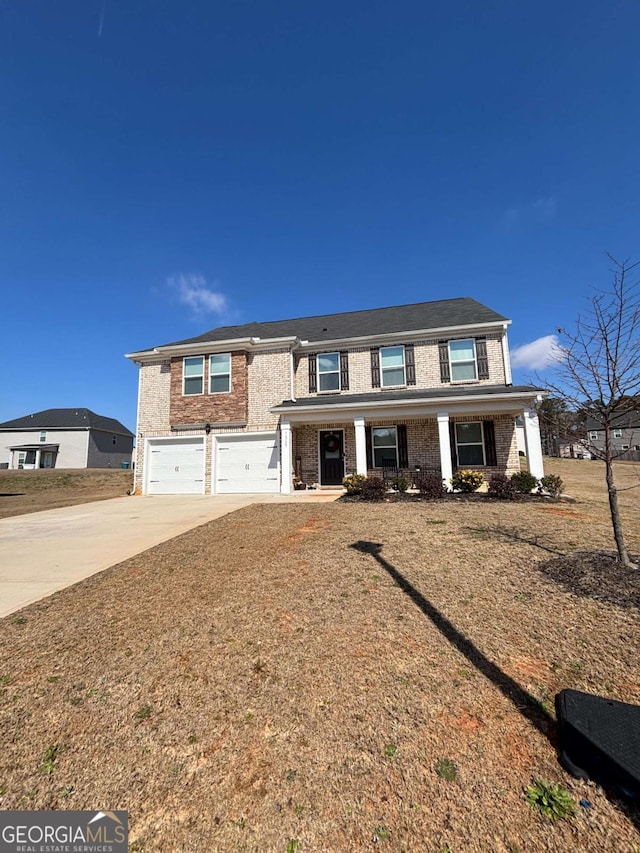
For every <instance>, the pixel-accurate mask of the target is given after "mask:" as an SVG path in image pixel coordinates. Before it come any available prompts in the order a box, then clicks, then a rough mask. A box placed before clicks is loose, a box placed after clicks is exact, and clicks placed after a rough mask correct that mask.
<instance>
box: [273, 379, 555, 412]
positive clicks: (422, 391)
mask: <svg viewBox="0 0 640 853" xmlns="http://www.w3.org/2000/svg"><path fill="white" fill-rule="evenodd" d="M540 391H541V389H540V388H534V387H533V385H467V386H457V387H454V388H451V387H446V388H403V389H402V390H400V391H378V392H375V393H369V394H321V395H319V396H317V397H301V398H300V399H298V400H285V401H284V402H282V403H280V404H279V405H277V406H274V407H273V411H276V412H277V411H278V410H279V409H285V408H286V409H289V408H291V409H296V408H300V407H302V406H318V407H321V406H330V405H332V404H334V403H337V404H340V403H342V404H343V405H349V404H352V403H353V404H357V405H361V404H364V403H371V404H373V405H375V404H376V403H381V402H384V401H385V400H398V401H400V402H411V401H412V400H432V399H433V400H447V399H448V398H450V397H469V398H472V397H484V396H485V395H486V396H489V397H491V396H494V395H496V394H513V396H521V395H522V394H539V393H540Z"/></svg>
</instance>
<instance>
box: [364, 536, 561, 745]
mask: <svg viewBox="0 0 640 853" xmlns="http://www.w3.org/2000/svg"><path fill="white" fill-rule="evenodd" d="M350 547H351V548H354V549H355V550H356V551H360V552H361V553H363V554H370V555H371V556H372V557H373V559H374V560H376V561H377V562H378V563H379V564H380V565H381V566H382V568H383V569H384V570H385V571H386V572H387V573H388V574H389V575H390V576H391V577H392V578H393V580H394V581H395V582H396V583H397V584H398V586H399V587H400V589H401V590H402V591H403V592H404V593H406V594H407V595H408V596H409V598H410V599H411V600H412V601H413V603H414V604H416V605H417V606H418V607H419V608H420V610H421V611H422V612H423V613H424V615H425V616H426V617H427V619H430V620H431V622H432V623H433V624H434V625H435V627H436V628H437V629H438V631H440V633H441V634H442V636H443V637H445V638H446V639H447V640H448V641H449V642H450V643H451V645H452V646H454V647H455V648H456V649H457V650H458V651H459V652H460V653H461V654H463V655H464V656H465V657H466V659H467V660H468V661H469V663H471V664H473V666H475V668H476V669H477V670H478V672H480V673H481V674H482V675H484V677H485V678H488V679H489V681H491V682H492V683H493V684H495V686H496V687H497V688H498V690H499V691H500V692H501V693H502V695H503V696H505V697H506V698H507V699H508V700H509V701H510V702H511V704H512V705H513V706H514V707H515V708H516V710H517V711H518V712H519V713H520V714H522V716H523V717H525V719H527V720H528V721H529V722H530V723H531V724H532V725H534V726H535V727H536V728H537V729H538V731H539V732H541V733H542V734H543V735H544V736H545V737H546V738H548V739H549V740H550V741H551V742H552V743H553V745H554V746H555V720H554V719H553V717H552V716H551V714H549V713H548V712H547V711H546V710H545V709H544V708H543V707H541V705H540V702H539V701H538V700H537V699H535V698H534V697H533V696H531V694H530V693H527V691H526V690H523V689H522V687H520V685H519V684H518V683H517V681H514V680H513V678H511V677H510V676H509V675H507V673H506V672H503V671H502V670H501V669H500V667H499V666H497V665H496V664H495V663H493V661H491V660H489V658H488V657H486V655H484V654H483V653H482V652H481V651H480V649H478V648H477V647H476V646H475V645H474V644H473V643H472V642H471V640H470V639H469V638H468V637H465V635H464V634H462V633H461V632H460V631H458V629H457V628H456V627H455V625H453V624H452V623H451V622H449V620H448V619H447V618H446V617H445V616H443V615H442V613H440V611H439V610H438V609H437V608H436V607H434V606H433V604H431V602H430V601H428V600H427V599H426V598H425V597H424V595H422V593H421V592H419V591H418V590H417V589H416V588H415V586H413V584H411V583H410V582H409V581H408V580H407V578H405V576H404V575H403V574H401V573H400V572H399V571H398V570H397V569H396V567H395V566H392V565H391V563H390V562H389V561H388V560H385V558H384V557H383V556H382V553H381V552H382V545H381V544H380V543H379V542H354V544H353V545H351V546H350Z"/></svg>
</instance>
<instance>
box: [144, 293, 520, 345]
mask: <svg viewBox="0 0 640 853" xmlns="http://www.w3.org/2000/svg"><path fill="white" fill-rule="evenodd" d="M508 322H509V321H508V320H507V318H506V317H503V316H502V314H497V313H496V312H495V311H492V310H491V309H490V308H487V307H486V306H485V305H481V304H480V303H479V302H476V300H475V299H471V298H469V297H468V296H465V297H461V298H458V299H440V300H438V301H436V302H417V303H414V304H412V305H396V306H393V307H390V308H369V309H366V310H363V311H348V312H346V313H343V314H319V315H318V316H315V317H298V318H297V319H292V320H274V321H269V322H264V323H258V322H254V323H245V324H244V325H241V326H220V327H218V328H216V329H211V330H210V331H208V332H205V333H204V334H202V335H198V336H197V337H195V338H185V339H184V340H180V341H172V342H171V343H168V344H162V345H161V346H165V347H171V346H181V345H184V344H196V343H209V342H217V341H226V340H235V339H239V338H240V339H241V338H260V339H262V340H264V339H269V338H286V337H297V338H300V339H301V340H305V341H313V342H315V341H318V342H321V341H331V340H337V339H340V338H354V337H368V336H370V335H385V334H390V333H393V332H412V331H428V330H429V329H445V328H449V327H455V326H467V325H475V324H483V323H496V324H498V323H508ZM139 352H145V350H139ZM132 355H135V353H132Z"/></svg>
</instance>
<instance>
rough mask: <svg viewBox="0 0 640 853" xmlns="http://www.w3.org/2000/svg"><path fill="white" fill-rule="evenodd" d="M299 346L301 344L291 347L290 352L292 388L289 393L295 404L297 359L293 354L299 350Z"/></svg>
mask: <svg viewBox="0 0 640 853" xmlns="http://www.w3.org/2000/svg"><path fill="white" fill-rule="evenodd" d="M298 346H299V344H298V343H295V344H294V345H293V346H292V347H291V350H290V352H289V357H290V361H289V377H290V385H291V387H290V389H289V393H290V394H291V400H292V401H293V402H295V399H296V370H295V357H294V354H293V353H294V351H295V350H296V349H297V348H298Z"/></svg>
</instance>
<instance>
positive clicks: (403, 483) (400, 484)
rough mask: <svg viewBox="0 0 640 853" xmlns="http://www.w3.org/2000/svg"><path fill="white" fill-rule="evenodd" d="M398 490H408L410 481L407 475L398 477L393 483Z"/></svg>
mask: <svg viewBox="0 0 640 853" xmlns="http://www.w3.org/2000/svg"><path fill="white" fill-rule="evenodd" d="M391 485H392V486H393V488H394V490H395V491H396V492H406V491H407V489H408V488H409V481H408V480H407V478H406V477H402V476H400V477H396V478H395V480H394V481H393V483H392V484H391Z"/></svg>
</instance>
